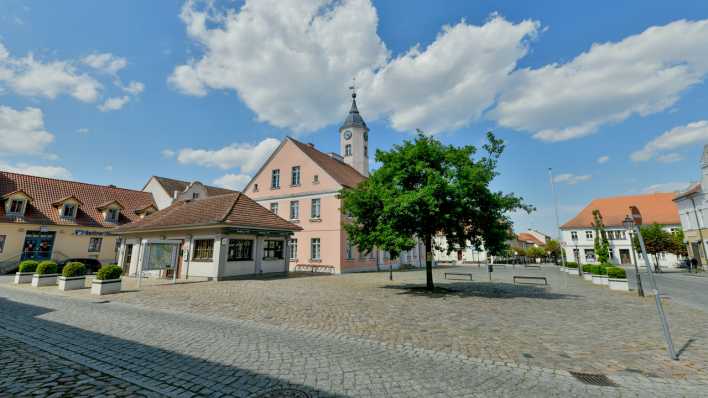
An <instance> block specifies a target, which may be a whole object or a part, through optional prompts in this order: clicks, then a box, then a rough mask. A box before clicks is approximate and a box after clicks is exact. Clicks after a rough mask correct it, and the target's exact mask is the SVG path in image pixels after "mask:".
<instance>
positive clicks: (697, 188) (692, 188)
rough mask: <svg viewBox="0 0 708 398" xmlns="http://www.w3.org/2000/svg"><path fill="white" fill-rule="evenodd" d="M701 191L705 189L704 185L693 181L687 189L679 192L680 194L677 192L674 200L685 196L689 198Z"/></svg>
mask: <svg viewBox="0 0 708 398" xmlns="http://www.w3.org/2000/svg"><path fill="white" fill-rule="evenodd" d="M701 191H703V187H701V183H700V182H696V183H693V184H691V186H689V187H688V189H686V190H685V191H683V192H679V193H678V194H676V196H675V197H674V201H677V200H681V199H683V198H687V197H689V196H691V195H694V194H697V193H699V192H701Z"/></svg>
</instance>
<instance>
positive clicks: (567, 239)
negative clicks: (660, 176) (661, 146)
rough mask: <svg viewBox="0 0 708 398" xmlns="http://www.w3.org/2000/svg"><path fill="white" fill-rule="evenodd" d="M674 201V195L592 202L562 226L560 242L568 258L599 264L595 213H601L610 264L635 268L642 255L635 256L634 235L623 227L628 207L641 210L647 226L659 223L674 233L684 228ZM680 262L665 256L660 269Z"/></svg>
mask: <svg viewBox="0 0 708 398" xmlns="http://www.w3.org/2000/svg"><path fill="white" fill-rule="evenodd" d="M673 198H674V194H673V193H653V194H647V195H632V196H615V197H610V198H601V199H595V200H593V201H592V202H590V204H588V205H587V206H586V207H585V208H584V209H583V210H581V211H580V213H578V214H577V215H576V216H575V217H573V218H572V219H571V220H570V221H568V222H566V223H565V224H563V225H562V226H561V237H562V239H561V241H562V244H563V246H564V250H565V254H566V258H567V259H568V260H570V261H576V262H578V263H582V264H594V263H597V256H596V253H595V230H594V228H593V222H594V218H593V214H592V213H593V211H594V210H599V211H600V214H601V215H602V221H603V224H604V225H605V231H606V233H607V240H608V241H609V243H610V261H611V262H612V263H615V264H632V263H633V261H634V260H633V258H637V259H638V260H641V259H640V256H639V255H636V254H634V255H633V253H632V252H633V248H632V245H631V240H630V239H631V236H632V232H631V231H629V230H627V229H625V227H624V225H623V221H624V218H625V217H626V216H627V214H629V212H630V211H629V207H630V206H636V207H637V208H638V209H639V211H640V212H641V214H642V217H643V223H644V225H649V224H653V223H657V224H660V225H661V226H662V227H663V228H664V229H665V230H666V231H675V230H676V229H678V228H680V227H681V223H680V221H679V216H678V210H677V207H676V204H675V203H674V202H673V201H672V199H673ZM652 257H653V256H652ZM652 261H653V259H652ZM678 261H679V259H678V258H677V257H676V256H675V255H673V254H669V253H664V254H662V255H660V258H659V265H660V266H662V267H674V266H676V265H677V264H678ZM639 265H640V266H641V265H644V262H643V261H639Z"/></svg>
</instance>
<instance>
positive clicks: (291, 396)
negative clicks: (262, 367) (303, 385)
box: [256, 388, 310, 398]
mask: <svg viewBox="0 0 708 398" xmlns="http://www.w3.org/2000/svg"><path fill="white" fill-rule="evenodd" d="M256 397H257V398H310V394H308V393H306V392H305V391H302V390H298V389H297V388H274V389H272V390H268V391H265V392H262V393H260V394H258V395H256Z"/></svg>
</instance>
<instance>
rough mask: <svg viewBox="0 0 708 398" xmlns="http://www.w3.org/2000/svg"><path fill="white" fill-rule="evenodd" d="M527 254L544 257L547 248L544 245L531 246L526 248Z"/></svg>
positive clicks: (532, 256) (535, 257)
mask: <svg viewBox="0 0 708 398" xmlns="http://www.w3.org/2000/svg"><path fill="white" fill-rule="evenodd" d="M526 255H527V256H529V257H531V258H533V259H537V258H543V257H545V256H546V250H545V249H544V248H542V247H536V246H531V247H529V248H528V249H527V250H526Z"/></svg>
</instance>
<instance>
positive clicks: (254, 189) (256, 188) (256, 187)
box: [253, 184, 258, 192]
mask: <svg viewBox="0 0 708 398" xmlns="http://www.w3.org/2000/svg"><path fill="white" fill-rule="evenodd" d="M253 192H258V184H253Z"/></svg>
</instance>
